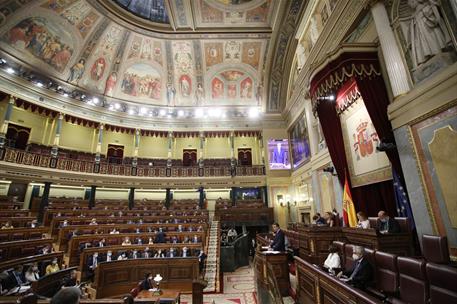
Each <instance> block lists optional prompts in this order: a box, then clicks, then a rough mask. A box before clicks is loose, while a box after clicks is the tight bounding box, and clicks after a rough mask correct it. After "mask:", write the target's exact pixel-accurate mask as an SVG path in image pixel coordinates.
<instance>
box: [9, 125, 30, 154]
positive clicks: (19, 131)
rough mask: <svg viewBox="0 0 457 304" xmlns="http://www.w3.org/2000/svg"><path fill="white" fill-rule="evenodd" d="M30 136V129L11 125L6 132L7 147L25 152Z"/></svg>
mask: <svg viewBox="0 0 457 304" xmlns="http://www.w3.org/2000/svg"><path fill="white" fill-rule="evenodd" d="M29 136H30V128H26V127H21V126H18V125H15V124H12V123H9V124H8V131H7V132H6V145H7V146H8V147H11V148H16V149H20V150H25V148H26V147H27V142H28V141H29Z"/></svg>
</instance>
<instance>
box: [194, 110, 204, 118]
mask: <svg viewBox="0 0 457 304" xmlns="http://www.w3.org/2000/svg"><path fill="white" fill-rule="evenodd" d="M204 114H205V113H204V111H203V109H200V108H197V109H195V113H194V115H195V117H196V118H201V117H203V115H204Z"/></svg>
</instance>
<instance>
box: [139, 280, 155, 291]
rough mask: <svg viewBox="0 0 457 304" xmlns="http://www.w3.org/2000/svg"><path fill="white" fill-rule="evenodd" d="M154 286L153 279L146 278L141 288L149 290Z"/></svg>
mask: <svg viewBox="0 0 457 304" xmlns="http://www.w3.org/2000/svg"><path fill="white" fill-rule="evenodd" d="M151 288H154V283H153V281H149V280H148V279H144V280H143V282H141V289H142V290H148V289H151Z"/></svg>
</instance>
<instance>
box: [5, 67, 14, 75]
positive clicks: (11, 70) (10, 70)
mask: <svg viewBox="0 0 457 304" xmlns="http://www.w3.org/2000/svg"><path fill="white" fill-rule="evenodd" d="M6 72H7V73H8V74H14V73H15V72H16V71H15V70H14V69H13V68H7V69H6Z"/></svg>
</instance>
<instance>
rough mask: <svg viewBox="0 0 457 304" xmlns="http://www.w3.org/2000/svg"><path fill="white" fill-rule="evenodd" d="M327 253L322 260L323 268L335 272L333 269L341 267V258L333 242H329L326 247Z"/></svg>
mask: <svg viewBox="0 0 457 304" xmlns="http://www.w3.org/2000/svg"><path fill="white" fill-rule="evenodd" d="M328 251H329V254H328V256H327V259H325V262H324V268H326V269H327V270H328V272H330V273H332V274H335V269H340V268H341V259H340V256H339V254H338V247H336V246H335V245H334V244H330V246H329V247H328Z"/></svg>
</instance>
